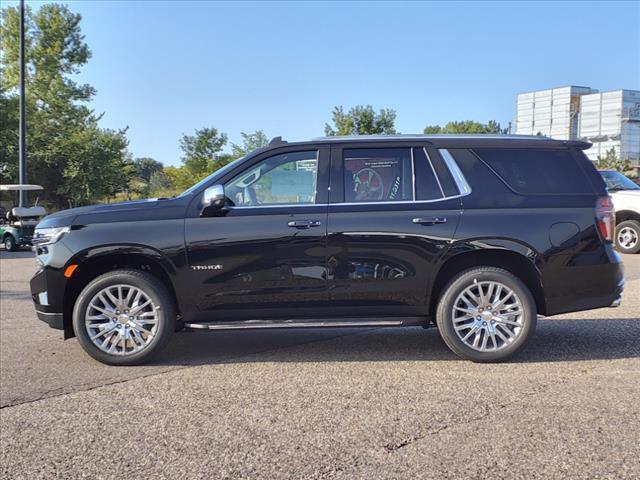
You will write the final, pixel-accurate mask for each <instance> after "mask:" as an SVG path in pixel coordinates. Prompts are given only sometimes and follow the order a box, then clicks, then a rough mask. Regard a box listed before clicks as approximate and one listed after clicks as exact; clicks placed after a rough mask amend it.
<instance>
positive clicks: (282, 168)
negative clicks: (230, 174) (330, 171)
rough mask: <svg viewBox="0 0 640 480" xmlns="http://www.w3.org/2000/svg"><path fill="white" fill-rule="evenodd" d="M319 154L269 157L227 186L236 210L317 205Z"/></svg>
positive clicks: (291, 154) (304, 153)
mask: <svg viewBox="0 0 640 480" xmlns="http://www.w3.org/2000/svg"><path fill="white" fill-rule="evenodd" d="M317 173H318V158H317V152H316V151H311V152H292V153H283V154H281V155H276V156H273V157H269V158H267V159H266V160H263V161H261V162H260V163H258V164H256V165H254V166H252V167H250V168H248V169H247V170H245V171H244V172H242V173H241V174H240V175H238V176H237V177H235V178H234V179H233V180H231V181H229V182H227V183H226V185H225V194H226V195H227V197H229V198H230V199H231V201H232V202H233V203H234V204H235V205H237V206H258V205H279V204H280V205H282V204H306V203H314V202H315V198H316V178H317Z"/></svg>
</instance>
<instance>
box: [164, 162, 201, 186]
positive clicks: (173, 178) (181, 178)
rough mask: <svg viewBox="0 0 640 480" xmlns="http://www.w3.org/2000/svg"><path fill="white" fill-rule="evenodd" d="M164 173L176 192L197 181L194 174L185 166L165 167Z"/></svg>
mask: <svg viewBox="0 0 640 480" xmlns="http://www.w3.org/2000/svg"><path fill="white" fill-rule="evenodd" d="M163 172H164V175H165V177H166V178H167V180H168V181H169V184H170V185H171V187H170V188H171V189H173V190H174V191H175V192H182V191H184V190H186V189H187V188H189V187H190V186H191V185H193V184H194V183H196V182H197V179H196V178H195V177H194V176H193V174H192V173H191V172H190V171H189V170H188V169H187V168H186V167H184V166H182V167H173V166H169V167H164V170H163Z"/></svg>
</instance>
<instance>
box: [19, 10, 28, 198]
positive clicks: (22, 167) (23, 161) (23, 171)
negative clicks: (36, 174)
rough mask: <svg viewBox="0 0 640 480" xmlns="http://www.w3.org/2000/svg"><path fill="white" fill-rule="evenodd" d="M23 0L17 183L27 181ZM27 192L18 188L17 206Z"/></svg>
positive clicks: (21, 12) (22, 12)
mask: <svg viewBox="0 0 640 480" xmlns="http://www.w3.org/2000/svg"><path fill="white" fill-rule="evenodd" d="M24 44H25V39H24V0H20V59H19V61H20V148H19V151H20V164H19V174H20V180H19V183H23V184H24V183H27V140H26V138H27V126H26V122H25V114H26V111H25V104H24V75H25V67H24V64H25V58H24ZM26 195H27V192H25V191H24V190H20V199H19V202H18V206H20V207H24V205H25V203H26V202H25V198H24V197H25V196H26Z"/></svg>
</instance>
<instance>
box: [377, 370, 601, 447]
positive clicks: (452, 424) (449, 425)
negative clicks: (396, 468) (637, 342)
mask: <svg viewBox="0 0 640 480" xmlns="http://www.w3.org/2000/svg"><path fill="white" fill-rule="evenodd" d="M595 369H596V367H592V368H589V369H584V370H582V371H581V372H580V375H576V376H574V377H571V378H567V377H565V378H562V379H560V382H559V383H560V384H566V383H569V381H570V380H572V379H574V378H577V377H582V376H585V375H588V374H589V373H591V372H592V371H593V370H595ZM555 385H558V383H554V384H546V385H544V386H542V387H540V388H537V389H535V390H533V391H529V392H525V393H523V394H522V395H521V396H520V397H518V398H517V399H516V400H513V401H511V402H508V403H501V404H499V405H497V406H495V407H492V406H490V405H485V406H484V411H483V412H482V413H481V414H480V415H477V416H475V417H472V418H469V419H467V420H463V421H453V422H450V423H446V424H444V425H442V426H440V427H438V428H435V429H433V430H429V431H427V432H425V433H423V434H421V435H413V436H411V437H408V438H406V439H404V440H401V441H400V442H389V443H386V444H385V445H384V447H383V448H384V450H385V451H386V452H387V453H393V452H396V451H398V450H400V449H402V448H404V447H406V446H408V445H411V444H413V443H415V442H418V441H421V440H424V439H425V438H428V437H430V436H434V435H438V434H440V433H441V432H443V431H445V430H448V429H451V428H455V427H459V426H461V425H468V424H471V423H475V422H479V421H480V420H483V419H485V418H487V417H488V416H490V415H493V414H494V413H495V412H498V411H500V410H504V409H505V408H509V407H510V406H512V405H515V404H520V403H521V402H522V400H523V399H525V398H529V397H534V396H536V395H540V394H543V393H546V392H548V391H549V389H550V388H551V387H552V386H555Z"/></svg>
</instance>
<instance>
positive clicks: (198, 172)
mask: <svg viewBox="0 0 640 480" xmlns="http://www.w3.org/2000/svg"><path fill="white" fill-rule="evenodd" d="M25 17H26V18H25V31H26V42H25V58H26V96H25V103H26V113H27V151H28V167H27V170H28V176H29V182H30V183H37V184H40V185H42V186H43V187H44V192H43V195H42V196H41V201H43V203H45V204H46V206H48V207H49V208H52V209H60V208H69V207H74V206H80V205H86V204H89V203H95V202H101V201H114V200H125V199H135V198H144V197H149V196H171V195H174V194H177V193H179V192H180V191H183V190H184V189H186V188H188V187H189V186H191V185H192V184H194V183H195V182H197V181H198V180H200V179H202V178H204V177H205V176H207V175H209V174H210V173H211V172H213V171H215V170H216V169H218V168H220V167H222V166H224V165H226V164H227V163H229V162H230V161H232V160H234V159H236V158H239V157H241V156H243V155H245V154H247V153H249V152H251V151H253V150H255V149H257V148H261V147H264V146H266V145H267V144H268V139H267V136H266V135H265V133H264V131H262V130H258V131H256V132H253V133H242V134H241V136H242V142H241V144H234V143H229V141H228V136H227V135H226V134H225V133H223V132H221V131H220V130H218V129H217V128H214V127H210V126H209V127H204V128H201V129H197V130H195V132H193V133H192V134H188V135H183V136H182V138H180V139H178V141H179V145H180V149H181V152H182V156H181V159H180V165H179V166H165V165H163V164H162V163H161V162H159V161H157V160H155V159H153V158H133V156H132V155H131V153H130V152H129V150H128V144H129V141H128V139H127V128H126V127H123V128H121V129H115V130H114V129H106V128H101V127H100V125H99V123H100V119H101V117H102V114H99V113H96V112H95V111H94V110H92V109H91V100H92V99H93V98H94V96H95V95H96V90H95V89H94V88H93V87H92V86H91V85H88V84H83V83H78V82H77V81H75V77H74V76H75V75H76V74H77V73H78V72H79V71H80V69H81V68H82V67H83V66H84V65H86V64H87V62H88V61H89V60H90V59H91V50H90V49H89V46H88V45H87V43H86V42H85V39H84V36H83V34H82V30H81V26H80V24H81V20H82V17H81V16H80V15H79V14H77V13H73V12H72V11H71V10H70V9H69V8H68V7H67V6H65V5H61V4H46V5H43V6H41V7H40V8H38V9H37V10H34V9H32V8H31V7H29V6H27V7H26V13H25ZM0 51H1V55H0V125H1V129H0V183H5V184H6V183H17V181H18V140H19V134H18V131H19V106H18V102H19V97H18V82H19V65H18V58H19V53H18V51H19V13H18V9H17V7H8V8H4V9H3V10H2V13H1V25H0ZM395 121H396V112H395V111H394V110H392V109H381V110H378V111H375V110H374V109H373V107H372V106H370V105H358V106H354V107H352V108H350V109H349V110H348V111H345V109H344V108H343V107H342V106H337V107H335V108H334V110H333V112H332V114H331V120H330V122H329V123H327V124H325V128H324V130H325V134H326V135H366V134H382V135H385V134H395V133H398V132H397V131H396V128H395ZM505 132H506V130H505V129H504V128H502V127H501V125H500V124H499V123H498V122H496V121H493V120H491V121H489V122H488V123H481V122H475V121H471V120H467V121H461V122H449V123H447V124H446V125H443V126H439V125H429V126H426V127H425V129H424V133H505Z"/></svg>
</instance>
